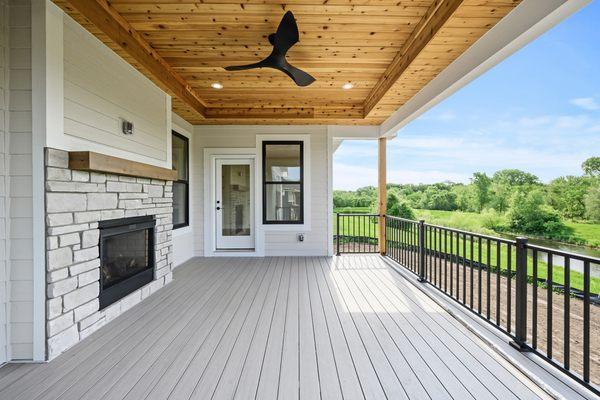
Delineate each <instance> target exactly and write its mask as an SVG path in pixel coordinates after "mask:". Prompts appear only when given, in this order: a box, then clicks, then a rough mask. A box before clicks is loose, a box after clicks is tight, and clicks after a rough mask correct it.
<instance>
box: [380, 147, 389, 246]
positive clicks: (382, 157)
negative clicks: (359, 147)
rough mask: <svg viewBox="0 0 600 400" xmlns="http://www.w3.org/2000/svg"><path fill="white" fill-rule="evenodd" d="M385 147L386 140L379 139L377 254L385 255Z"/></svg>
mask: <svg viewBox="0 0 600 400" xmlns="http://www.w3.org/2000/svg"><path fill="white" fill-rule="evenodd" d="M386 145H387V138H384V137H382V138H379V152H378V170H379V178H378V185H379V191H378V202H379V253H380V254H382V255H383V254H385V241H386V237H385V214H386V212H387V186H386V185H387V175H386V168H387V165H386V161H387V160H386V156H387V155H386Z"/></svg>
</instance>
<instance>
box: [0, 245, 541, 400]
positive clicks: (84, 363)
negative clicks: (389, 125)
mask: <svg viewBox="0 0 600 400" xmlns="http://www.w3.org/2000/svg"><path fill="white" fill-rule="evenodd" d="M544 396H545V394H544V392H542V391H541V390H540V389H539V388H538V387H537V386H535V385H534V384H533V383H532V382H531V381H529V380H528V379H527V378H526V377H525V376H523V375H522V374H521V373H520V372H518V371H517V370H516V369H514V368H513V367H512V366H510V365H509V364H507V363H506V362H505V361H504V360H503V359H502V358H500V357H499V356H498V355H497V354H495V353H494V352H493V351H492V350H490V349H489V348H488V347H487V346H486V345H485V344H483V343H482V342H481V341H480V340H479V339H478V338H477V337H476V336H474V335H473V334H471V333H470V332H469V331H468V330H467V329H465V327H464V326H462V325H461V324H460V323H458V322H457V321H456V320H454V319H453V318H452V317H451V316H450V315H449V314H448V313H447V312H445V311H443V310H442V309H441V308H440V307H439V306H437V305H436V304H435V303H434V302H433V301H432V300H430V299H429V298H428V297H427V296H426V295H424V294H423V293H422V292H420V291H419V290H418V289H416V288H415V287H414V286H412V285H411V284H410V283H408V282H407V281H406V280H405V278H403V277H402V276H400V275H399V274H397V273H395V272H394V271H393V270H392V269H391V268H390V267H389V266H388V265H387V264H386V263H384V262H383V261H382V260H381V259H380V258H379V257H378V256H342V257H334V258H328V257H307V258H302V257H275V258H255V259H249V258H213V259H196V260H193V261H191V262H189V263H187V264H186V265H184V266H182V267H180V268H179V269H177V270H176V273H175V279H174V281H173V283H172V284H170V285H169V286H168V287H166V288H165V289H163V290H161V291H159V292H157V293H156V294H155V295H153V296H151V297H150V298H149V299H147V300H146V301H144V302H142V303H141V304H139V305H137V306H136V307H134V308H133V309H131V310H129V311H128V312H127V313H125V314H124V315H122V316H120V317H119V318H117V319H115V320H114V321H112V322H111V323H110V324H108V325H106V326H105V327H103V328H102V329H100V330H99V331H98V332H96V333H94V334H93V335H91V336H90V337H88V338H87V339H85V340H84V341H82V342H81V343H79V344H78V345H76V346H75V347H74V348H72V349H71V350H69V351H67V352H66V353H65V354H63V355H61V356H60V357H58V358H56V359H55V360H53V361H52V362H50V363H48V364H42V365H40V364H37V365H36V364H29V365H27V364H21V365H18V364H12V365H8V366H6V367H3V368H0V399H11V400H33V399H86V400H87V399H90V400H91V399H135V400H137V399H167V398H168V399H177V400H180V399H211V398H212V399H232V398H235V399H261V400H262V399H275V398H278V399H285V400H287V399H298V398H300V399H310V400H312V399H319V398H323V399H363V398H367V399H406V398H411V399H426V398H432V399H450V398H453V399H461V400H462V399H478V400H480V399H488V398H489V399H493V398H496V399H502V400H504V399H530V398H539V397H544Z"/></svg>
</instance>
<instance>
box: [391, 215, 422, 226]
mask: <svg viewBox="0 0 600 400" xmlns="http://www.w3.org/2000/svg"><path fill="white" fill-rule="evenodd" d="M385 217H386V218H389V219H395V220H398V221H403V222H411V223H413V224H418V223H419V221H415V220H414V219H408V218H400V217H394V216H393V215H386V216H385Z"/></svg>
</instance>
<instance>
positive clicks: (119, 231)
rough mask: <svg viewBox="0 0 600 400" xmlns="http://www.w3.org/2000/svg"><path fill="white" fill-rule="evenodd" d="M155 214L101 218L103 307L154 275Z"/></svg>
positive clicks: (99, 225) (100, 298)
mask: <svg viewBox="0 0 600 400" xmlns="http://www.w3.org/2000/svg"><path fill="white" fill-rule="evenodd" d="M155 224H156V222H155V220H154V218H153V217H152V216H144V217H131V218H122V219H113V220H107V221H100V222H99V224H98V227H99V228H100V296H99V301H100V309H103V308H105V307H106V306H108V305H110V304H112V303H114V302H116V301H117V300H119V299H121V298H123V297H125V296H127V295H128V294H129V293H131V292H133V291H135V290H136V289H139V288H141V287H142V286H144V285H146V284H147V283H150V282H152V279H153V278H154V227H155Z"/></svg>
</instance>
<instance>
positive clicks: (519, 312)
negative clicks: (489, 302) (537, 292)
mask: <svg viewBox="0 0 600 400" xmlns="http://www.w3.org/2000/svg"><path fill="white" fill-rule="evenodd" d="M515 249H516V252H517V253H516V257H515V271H516V283H515V292H516V293H515V309H516V310H515V313H516V316H515V340H514V342H511V345H512V346H514V347H516V348H517V349H519V350H525V349H527V345H526V342H527V239H526V238H524V237H518V238H517V244H516V246H515ZM509 332H510V331H509Z"/></svg>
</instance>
